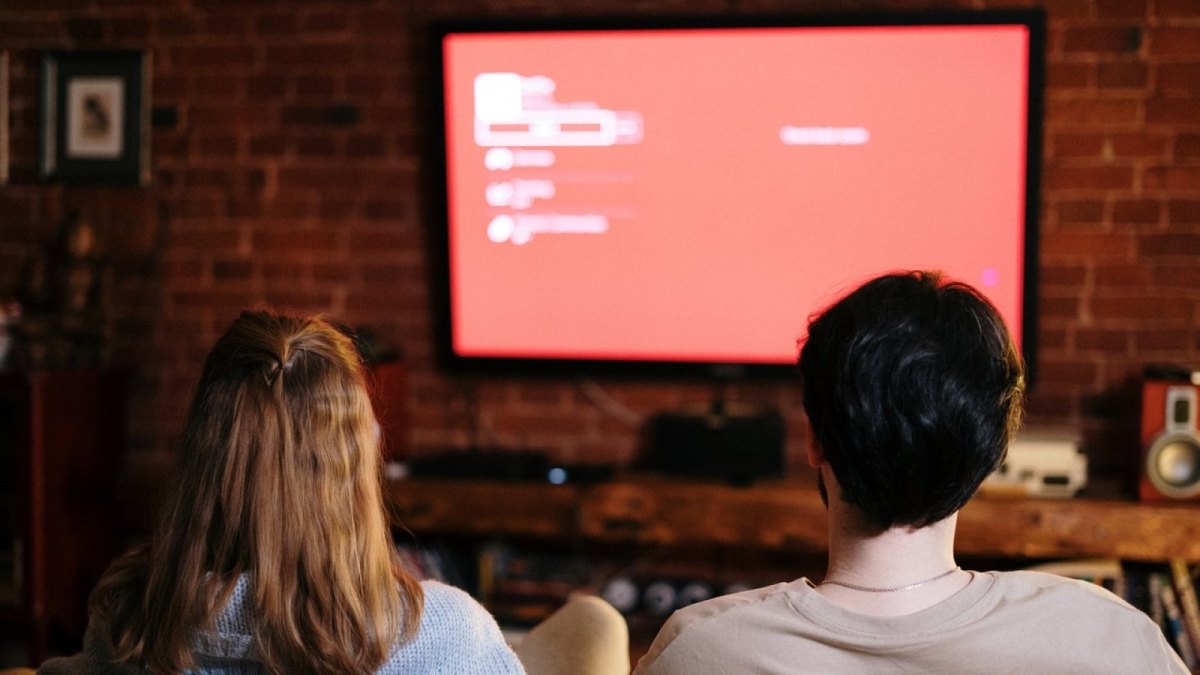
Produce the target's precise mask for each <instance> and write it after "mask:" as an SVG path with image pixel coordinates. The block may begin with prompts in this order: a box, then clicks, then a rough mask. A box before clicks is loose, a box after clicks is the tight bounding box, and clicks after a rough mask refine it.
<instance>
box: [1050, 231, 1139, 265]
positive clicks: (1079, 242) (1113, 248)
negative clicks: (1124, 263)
mask: <svg viewBox="0 0 1200 675" xmlns="http://www.w3.org/2000/svg"><path fill="white" fill-rule="evenodd" d="M1042 254H1043V255H1044V256H1045V257H1046V258H1074V257H1085V258H1090V259H1101V258H1102V259H1108V260H1121V259H1126V258H1131V257H1132V256H1133V236H1132V235H1129V234H1126V233H1116V232H1114V233H1107V234H1058V233H1054V234H1048V235H1046V238H1045V242H1044V243H1043V245H1042Z"/></svg>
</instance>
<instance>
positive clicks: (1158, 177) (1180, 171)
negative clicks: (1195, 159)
mask: <svg viewBox="0 0 1200 675" xmlns="http://www.w3.org/2000/svg"><path fill="white" fill-rule="evenodd" d="M1145 176H1146V178H1145V185H1146V187H1147V188H1151V189H1161V188H1166V189H1168V190H1188V191H1200V166H1168V167H1153V168H1149V169H1147V170H1146V173H1145Z"/></svg>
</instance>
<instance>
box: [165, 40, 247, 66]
mask: <svg viewBox="0 0 1200 675" xmlns="http://www.w3.org/2000/svg"><path fill="white" fill-rule="evenodd" d="M254 59H255V56H254V47H251V46H248V45H221V46H210V45H204V46H189V47H174V48H172V49H171V63H172V65H174V66H175V67H176V68H187V69H191V68H197V67H205V68H207V67H211V66H217V67H249V66H252V65H254Z"/></svg>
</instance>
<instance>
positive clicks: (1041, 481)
mask: <svg viewBox="0 0 1200 675" xmlns="http://www.w3.org/2000/svg"><path fill="white" fill-rule="evenodd" d="M1087 467H1088V463H1087V455H1085V454H1084V453H1083V452H1082V451H1080V440H1079V432H1078V430H1076V429H1073V428H1066V427H1048V428H1038V427H1034V428H1027V429H1022V430H1021V431H1020V432H1019V433H1018V434H1017V437H1016V438H1014V439H1013V440H1012V442H1010V443H1009V446H1008V455H1007V456H1006V457H1005V459H1004V463H1003V464H1001V465H1000V468H999V469H997V470H996V471H995V472H994V473H992V474H991V475H990V476H988V477H987V478H986V479H985V480H984V482H983V485H982V488H981V489H982V490H983V491H984V492H985V493H986V492H989V491H990V492H992V493H997V492H1008V493H1013V494H1019V495H1022V496H1028V497H1074V496H1075V495H1076V494H1077V493H1078V492H1079V491H1080V490H1082V489H1083V488H1084V487H1085V486H1086V485H1087V477H1088V476H1087Z"/></svg>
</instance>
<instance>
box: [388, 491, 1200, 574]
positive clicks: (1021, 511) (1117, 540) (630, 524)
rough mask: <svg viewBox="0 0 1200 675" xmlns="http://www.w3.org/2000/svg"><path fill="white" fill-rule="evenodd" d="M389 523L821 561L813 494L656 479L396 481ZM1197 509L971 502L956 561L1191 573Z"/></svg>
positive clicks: (821, 535)
mask: <svg viewBox="0 0 1200 675" xmlns="http://www.w3.org/2000/svg"><path fill="white" fill-rule="evenodd" d="M389 493H390V499H391V503H392V506H393V514H394V517H395V523H396V525H397V526H398V527H401V528H407V529H410V530H412V531H413V532H415V533H419V534H443V535H503V536H511V537H527V538H543V539H561V538H567V537H580V536H582V537H583V538H584V539H586V540H590V541H596V542H605V543H624V544H646V545H690V544H700V545H714V546H738V547H755V548H761V549H767V550H776V549H778V550H797V551H805V552H822V551H824V550H825V548H826V533H825V507H824V505H823V504H822V503H821V498H820V495H819V494H818V493H817V490H816V488H815V487H813V486H812V485H809V484H804V483H802V482H786V481H785V482H772V483H762V484H756V485H754V486H752V487H748V488H739V487H731V486H728V485H722V484H717V483H702V482H688V481H682V480H671V479H665V478H653V477H647V478H630V479H621V480H616V481H613V482H607V483H598V484H594V485H583V486H552V485H546V484H541V483H518V482H496V481H470V480H442V479H439V480H433V479H406V480H399V481H395V482H393V483H391V485H390V487H389ZM1198 532H1200V507H1197V506H1195V505H1188V504H1162V505H1156V504H1142V503H1137V502H1127V501H1116V500H1109V501H1100V500H1089V499H1072V500H1061V499H1009V498H991V497H984V496H980V497H976V498H975V499H974V500H972V501H971V503H969V504H968V505H967V506H966V508H964V509H963V511H962V513H961V515H960V516H959V523H958V538H957V545H956V550H957V551H958V553H960V554H963V555H973V556H980V557H1023V558H1070V557H1114V558H1122V559H1128V560H1145V561H1158V560H1166V559H1168V558H1172V557H1180V558H1184V559H1186V560H1189V561H1200V536H1197V534H1196V533H1198Z"/></svg>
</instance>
